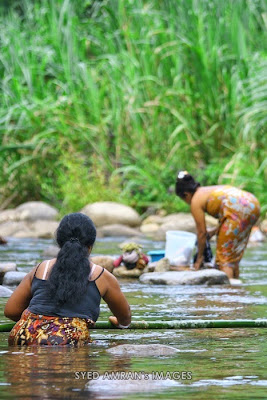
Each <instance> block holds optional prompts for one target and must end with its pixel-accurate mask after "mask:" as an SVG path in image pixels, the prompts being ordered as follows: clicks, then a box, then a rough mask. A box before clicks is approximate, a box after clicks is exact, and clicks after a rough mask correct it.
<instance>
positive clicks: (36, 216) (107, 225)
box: [0, 201, 267, 241]
mask: <svg viewBox="0 0 267 400" xmlns="http://www.w3.org/2000/svg"><path fill="white" fill-rule="evenodd" d="M80 211H81V212H83V213H85V214H86V215H88V216H89V217H90V218H92V220H93V221H94V223H95V225H96V227H97V235H98V238H103V237H124V238H133V239H138V238H149V239H153V240H157V241H164V240H165V238H166V232H167V231H170V230H175V231H177V230H178V231H180V230H182V231H188V232H193V233H196V226H195V222H194V219H193V217H192V215H191V214H190V213H174V214H169V215H167V213H166V211H165V210H159V211H158V213H157V214H152V215H147V216H146V217H145V218H142V217H141V216H140V215H139V214H138V212H137V211H136V210H135V209H133V208H132V207H129V206H125V205H124V204H120V203H116V202H96V203H92V204H87V205H85V206H84V207H83V208H82V209H81V210H80ZM205 218H206V225H207V227H215V226H217V223H218V221H217V220H216V219H215V218H213V217H211V216H208V215H206V217H205ZM58 221H59V210H57V209H56V208H55V207H53V206H51V205H49V204H47V203H44V202H41V201H32V202H26V203H23V204H21V205H20V206H18V207H16V208H15V209H7V210H3V211H0V236H2V237H16V238H54V235H55V231H56V229H57V227H58ZM258 227H259V229H260V231H261V232H262V233H263V234H266V233H267V220H266V219H265V220H264V219H263V220H261V221H259V223H258ZM263 238H264V236H263V235H259V239H258V240H259V241H260V240H263ZM256 241H257V240H256Z"/></svg>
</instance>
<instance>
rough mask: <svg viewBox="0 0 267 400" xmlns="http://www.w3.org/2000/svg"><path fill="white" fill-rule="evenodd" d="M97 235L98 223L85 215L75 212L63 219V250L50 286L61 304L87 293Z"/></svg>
mask: <svg viewBox="0 0 267 400" xmlns="http://www.w3.org/2000/svg"><path fill="white" fill-rule="evenodd" d="M95 238H96V228H95V226H94V223H93V221H92V220H91V219H90V218H89V217H87V216H86V215H85V214H82V213H72V214H68V215H66V216H65V217H64V218H63V219H62V220H61V222H60V224H59V226H58V229H57V232H56V240H57V243H58V245H59V247H60V251H59V253H58V256H57V261H56V262H55V264H54V266H53V268H52V271H51V273H50V276H49V278H48V287H47V289H48V295H49V296H52V297H53V298H54V299H55V301H56V303H57V304H58V305H62V304H64V303H65V302H67V301H70V300H71V302H73V303H75V302H77V301H78V300H79V299H80V298H81V296H82V295H83V294H84V293H85V292H86V289H87V285H88V276H89V274H90V262H89V254H88V248H89V247H90V246H93V244H94V242H95Z"/></svg>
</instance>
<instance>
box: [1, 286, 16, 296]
mask: <svg viewBox="0 0 267 400" xmlns="http://www.w3.org/2000/svg"><path fill="white" fill-rule="evenodd" d="M12 293H13V292H12V290H10V289H8V288H7V287H5V286H2V285H0V297H10V296H11V295H12Z"/></svg>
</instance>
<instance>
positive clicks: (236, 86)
mask: <svg viewBox="0 0 267 400" xmlns="http://www.w3.org/2000/svg"><path fill="white" fill-rule="evenodd" d="M11 3H12V4H11ZM0 13H1V14H0V24H1V30H0V43H1V53H0V77H1V89H2V96H1V98H0V121H1V122H0V138H1V141H0V167H1V170H2V174H1V177H0V196H1V197H2V199H1V204H2V208H4V207H9V206H13V205H16V204H19V203H21V202H22V201H25V200H29V199H37V200H38V199H42V200H45V201H48V202H50V203H53V204H54V205H56V206H58V207H61V209H62V212H68V211H72V210H78V209H80V208H81V207H82V206H83V205H84V204H86V203H88V202H91V201H96V200H101V199H105V200H118V201H122V202H124V203H127V204H130V205H133V206H135V207H137V208H138V209H139V210H140V211H145V209H146V208H147V207H148V206H151V205H153V204H154V205H155V206H156V207H165V208H166V209H167V210H168V211H173V210H175V209H176V210H177V209H182V208H183V207H184V206H183V205H182V203H181V202H180V201H179V200H178V199H177V198H175V196H174V194H173V193H171V190H172V189H173V185H174V180H175V176H176V171H177V170H178V169H181V168H186V169H187V170H189V171H190V172H191V173H192V174H193V175H195V176H196V178H198V179H200V180H201V182H202V183H203V184H216V183H218V182H219V183H231V184H233V185H237V186H240V187H243V188H245V189H247V190H250V191H252V192H253V193H255V194H256V195H257V196H258V197H259V199H260V201H261V204H262V205H263V213H264V212H265V211H266V209H267V200H266V195H265V193H266V189H267V188H266V180H267V179H266V178H267V174H266V171H267V168H266V164H267V161H266V148H267V146H266V145H267V143H266V142H267V135H266V134H267V132H266V131H267V129H266V126H267V117H266V105H267V78H266V76H267V75H266V69H267V40H266V29H267V5H266V2H265V1H260V0H257V1H255V0H253V1H252V0H225V1H221V0H213V1H211V0H210V1H207V0H198V1H194V0H162V1H160V2H159V1H156V0H154V1H153V0H151V1H141V0H136V1H127V2H125V1H122V0H117V1H115V0H112V1H111V0H103V1H82V0H76V1H75V2H72V1H70V0H65V1H63V0H57V1H52V0H50V1H49V0H39V1H29V0H24V1H20V2H18V3H16V4H14V2H10V4H9V5H8V4H7V6H6V7H3V8H2V9H1V11H0Z"/></svg>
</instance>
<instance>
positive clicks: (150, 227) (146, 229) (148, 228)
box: [140, 223, 160, 237]
mask: <svg viewBox="0 0 267 400" xmlns="http://www.w3.org/2000/svg"><path fill="white" fill-rule="evenodd" d="M159 229H160V225H159V224H155V223H151V224H148V223H145V224H142V225H141V227H140V231H141V232H142V233H144V234H145V235H147V236H152V237H154V236H155V234H157V232H158V231H159Z"/></svg>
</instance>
